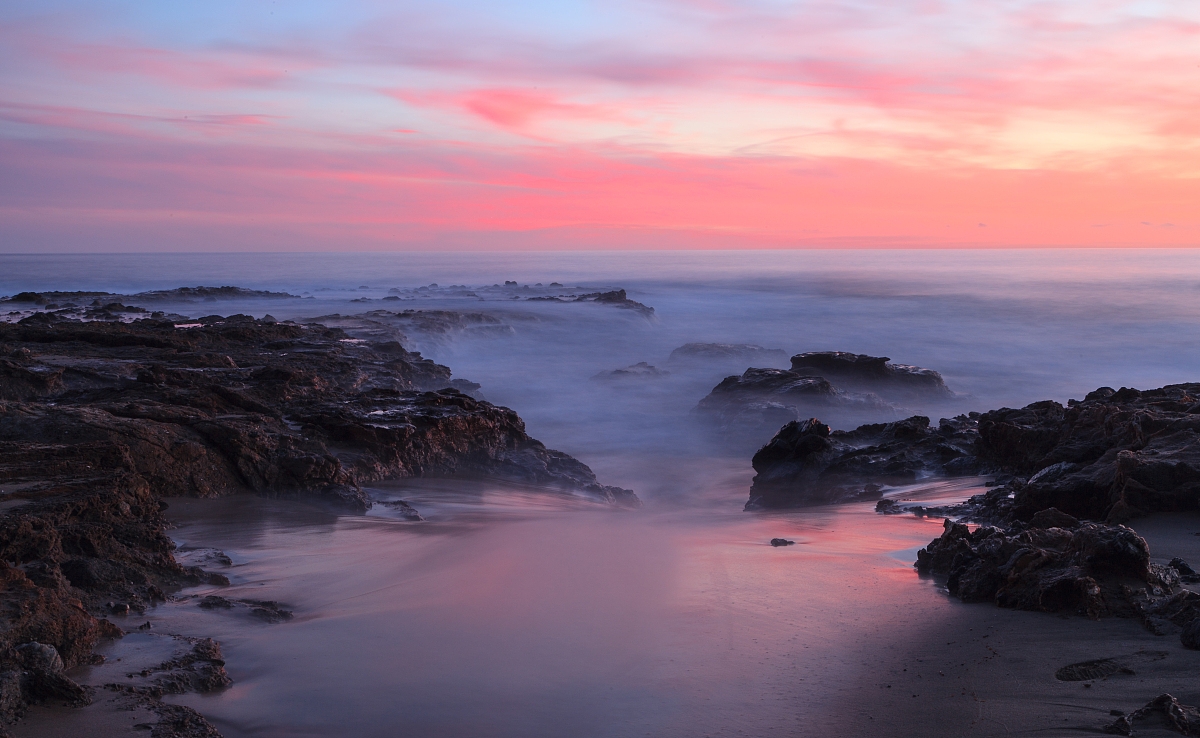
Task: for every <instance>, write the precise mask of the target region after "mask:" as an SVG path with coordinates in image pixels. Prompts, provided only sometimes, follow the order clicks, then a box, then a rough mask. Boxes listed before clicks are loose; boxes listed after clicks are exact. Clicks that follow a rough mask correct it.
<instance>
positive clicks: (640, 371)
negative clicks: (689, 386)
mask: <svg viewBox="0 0 1200 738" xmlns="http://www.w3.org/2000/svg"><path fill="white" fill-rule="evenodd" d="M669 376H671V372H668V371H666V370H664V369H659V368H658V367H656V366H652V365H650V364H647V363H646V362H644V361H639V362H638V363H636V364H633V365H632V366H627V367H625V368H624V369H611V370H609V371H604V372H600V373H598V374H595V375H593V376H592V379H599V380H614V379H617V380H620V379H662V378H664V377H669Z"/></svg>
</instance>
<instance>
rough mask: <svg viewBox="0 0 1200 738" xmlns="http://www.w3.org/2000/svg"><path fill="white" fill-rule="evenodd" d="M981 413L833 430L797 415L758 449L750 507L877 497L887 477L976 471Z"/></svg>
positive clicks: (889, 481)
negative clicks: (975, 417) (800, 419)
mask: <svg viewBox="0 0 1200 738" xmlns="http://www.w3.org/2000/svg"><path fill="white" fill-rule="evenodd" d="M976 438H977V433H976V424H975V421H974V420H973V419H971V418H969V417H967V416H959V417H957V418H954V419H950V420H947V419H943V420H942V421H941V423H940V424H939V425H938V427H937V428H931V427H930V425H929V418H926V417H922V416H914V417H912V418H908V419H906V420H900V421H896V422H893V423H876V424H872V425H863V426H860V427H859V428H856V429H855V430H852V431H832V430H830V428H829V426H827V425H825V424H824V423H822V422H821V421H819V420H817V419H815V418H812V419H809V420H806V421H804V422H803V423H800V422H791V423H788V424H787V425H785V426H784V427H783V428H781V429H780V430H779V433H777V434H776V435H775V437H774V438H773V439H771V441H770V442H769V443H768V444H767V445H765V446H763V447H762V448H761V449H759V451H758V453H756V454H755V455H754V460H753V464H754V470H755V471H756V472H757V474H756V475H755V477H754V482H753V486H752V487H751V489H750V501H749V502H747V503H746V509H747V510H755V509H762V508H780V507H797V506H802V505H819V504H828V503H833V502H845V501H849V500H874V499H878V498H879V496H880V494H881V491H882V488H883V486H884V485H899V484H911V483H913V482H914V481H916V480H917V479H918V478H920V477H924V476H939V475H941V476H949V475H961V474H974V473H976V472H977V471H978V468H977V466H976V460H975V458H974V456H973V455H972V452H973V450H974V444H975V441H976Z"/></svg>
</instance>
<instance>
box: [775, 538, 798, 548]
mask: <svg viewBox="0 0 1200 738" xmlns="http://www.w3.org/2000/svg"><path fill="white" fill-rule="evenodd" d="M771 545H772V546H775V547H776V548H778V547H779V546H794V545H796V542H795V541H789V540H788V539H786V538H772V539H771Z"/></svg>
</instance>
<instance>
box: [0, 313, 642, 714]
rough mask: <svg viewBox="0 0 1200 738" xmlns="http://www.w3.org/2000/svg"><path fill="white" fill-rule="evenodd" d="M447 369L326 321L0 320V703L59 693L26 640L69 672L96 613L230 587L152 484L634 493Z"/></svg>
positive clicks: (330, 492) (618, 500) (345, 500)
mask: <svg viewBox="0 0 1200 738" xmlns="http://www.w3.org/2000/svg"><path fill="white" fill-rule="evenodd" d="M451 383H452V380H451V373H450V370H449V369H448V368H447V367H444V366H441V365H439V364H435V363H434V362H432V361H429V360H427V359H424V358H422V357H421V356H420V355H419V354H416V353H412V352H410V351H407V350H406V349H405V348H404V347H403V345H401V344H400V343H399V342H396V341H370V340H365V339H357V338H352V337H350V336H349V335H347V334H346V333H345V332H344V331H342V330H340V329H337V328H330V327H327V326H323V325H319V324H308V325H302V324H296V323H290V322H289V323H279V322H275V321H272V320H256V319H254V318H251V317H249V316H243V315H233V316H228V317H220V316H209V317H205V318H200V319H198V320H195V321H192V322H189V323H187V324H184V325H180V326H177V325H176V324H175V323H173V322H170V321H163V320H155V319H149V318H147V319H142V320H135V321H133V322H84V321H77V320H67V319H63V318H61V317H59V316H57V315H55V314H51V313H44V312H42V313H38V314H35V315H33V316H31V317H28V318H25V319H23V320H21V321H20V322H18V323H9V324H0V553H2V555H0V622H2V623H3V627H2V628H0V718H8V719H11V718H12V717H14V716H15V715H17V714H18V713H19V712H20V707H21V705H22V704H24V703H25V702H27V701H31V700H37V699H41V695H42V694H43V693H44V692H45V691H46V690H51V691H52V692H53V693H54V694H56V695H60V696H61V695H63V694H66V693H67V692H70V691H71V690H70V689H69V687H66V686H62V684H60V685H59V687H62V688H61V689H60V688H59V687H53V689H51V687H45V686H44V685H45V684H51V683H52V682H53V683H56V684H57V683H58V682H54V679H55V678H52V677H45V678H43V677H41V676H36V675H35V677H36V678H35V677H26V676H21V675H22V674H25V673H26V672H30V671H31V669H30V668H29V667H27V666H26V665H25V663H24V661H25V660H26V659H24V657H22V656H21V655H20V654H21V653H22V652H21V650H20V649H22V648H25V647H26V645H27V644H30V643H36V644H41V645H44V646H46V647H48V648H51V649H52V650H53V651H54V652H55V653H56V654H57V655H58V657H59V658H60V659H61V662H62V664H63V666H64V667H65V668H70V667H72V666H75V665H78V664H82V663H87V662H88V660H89V659H90V658H91V652H92V647H93V646H94V645H95V644H96V642H97V640H98V639H100V638H103V637H110V636H117V635H119V634H120V631H119V629H118V628H117V627H116V626H114V625H112V624H111V623H110V622H108V621H107V620H106V619H105V617H106V615H108V614H109V613H112V612H122V613H124V612H129V611H133V612H140V611H141V610H143V609H144V608H146V607H148V606H150V605H152V604H153V603H155V602H157V601H161V600H162V599H163V598H165V597H166V596H167V593H168V592H170V591H171V590H172V589H173V588H177V587H179V586H181V585H184V584H189V583H200V582H208V583H214V584H220V583H223V581H224V580H223V577H221V576H220V575H219V574H209V573H207V572H205V571H203V570H202V569H199V568H197V567H187V566H183V565H182V564H180V563H179V562H178V561H177V560H176V559H175V558H174V557H173V556H172V552H173V549H174V546H173V544H172V542H171V541H170V539H169V538H168V537H167V536H166V534H165V532H164V531H165V528H166V523H167V521H166V513H165V506H164V504H163V502H162V499H163V498H164V497H167V496H179V495H184V496H197V497H214V496H220V495H228V494H235V493H245V492H251V493H258V494H264V495H271V496H300V495H305V496H310V497H315V498H318V499H323V500H327V501H329V502H330V503H332V504H336V505H340V506H344V507H347V508H349V509H354V510H362V509H365V508H366V507H368V506H369V505H371V500H370V499H369V498H368V496H367V495H366V494H365V493H364V491H363V489H362V486H361V485H362V484H364V483H366V482H369V481H372V480H380V479H386V478H398V477H412V476H439V475H456V476H479V477H489V478H497V479H505V480H513V481H518V482H522V483H526V484H529V485H534V486H537V487H540V488H544V489H546V490H548V491H550V492H557V493H563V494H573V495H585V496H589V497H592V498H596V499H600V500H604V501H607V502H610V503H612V504H614V505H625V506H630V505H637V504H638V501H637V497H636V496H635V495H634V494H633V492H631V491H630V490H626V489H621V488H617V487H609V486H604V485H601V484H599V483H598V482H597V480H596V477H595V475H594V474H593V473H592V471H591V470H590V469H589V468H588V467H587V466H585V465H584V464H582V463H580V462H579V461H577V460H576V459H574V458H572V457H570V456H568V455H567V454H564V453H561V452H559V451H554V450H552V449H548V448H546V447H545V446H544V445H543V444H541V443H540V442H538V441H537V440H535V439H533V438H530V437H529V435H528V434H527V433H526V432H525V427H524V423H523V422H522V421H521V419H520V418H519V417H518V416H517V414H516V413H515V412H513V411H512V410H509V409H507V408H503V407H498V406H494V405H491V404H489V403H487V402H483V401H480V400H476V399H474V398H472V397H469V396H467V395H465V394H463V393H462V392H459V391H458V390H456V389H453V388H451V387H449V386H448V385H450V384H451ZM414 516H415V511H414ZM260 609H261V608H260ZM51 661H53V659H51ZM190 663H192V662H189V664H190ZM43 671H44V672H45V673H46V674H57V673H59V672H58V671H55V670H53V669H49V670H47V669H43ZM60 671H61V670H60ZM10 672H11V673H12V674H16V675H17V676H15V677H11V678H10V677H9V676H7V675H8V674H10ZM64 678H65V677H64ZM188 678H189V679H190V678H191V677H188ZM13 679H15V680H16V681H12V680H13ZM31 679H33V681H30V680H31ZM5 680H9V681H12V683H13V684H14V685H16V686H14V687H12V689H9V688H8V687H6V686H5V685H7V684H8V683H9V681H5ZM22 680H24V681H22ZM38 680H41V681H38ZM47 680H49V681H47ZM29 684H33V685H34V686H32V687H30V686H28V685H29ZM38 685H42V686H38ZM6 689H9V691H8V692H5V690H6ZM12 690H16V691H12ZM39 690H40V691H39ZM55 690H57V691H55ZM5 695H9V697H5ZM12 695H16V696H15V697H13V696H12ZM76 696H77V697H78V695H76ZM73 699H74V698H73ZM79 699H82V697H79ZM189 719H190V718H189Z"/></svg>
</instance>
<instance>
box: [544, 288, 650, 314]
mask: <svg viewBox="0 0 1200 738" xmlns="http://www.w3.org/2000/svg"><path fill="white" fill-rule="evenodd" d="M525 299H526V300H529V301H531V302H594V303H597V304H600V305H611V306H612V307H616V308H621V309H623V310H632V311H634V312H636V313H638V314H639V315H641V316H643V317H646V318H649V317H652V316H653V315H654V308H652V307H650V306H649V305H643V304H642V303H640V302H638V301H637V300H630V299H629V296H628V295H626V294H625V290H621V289H618V290H609V291H608V292H588V293H584V294H579V295H546V296H539V297H527V298H525Z"/></svg>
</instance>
